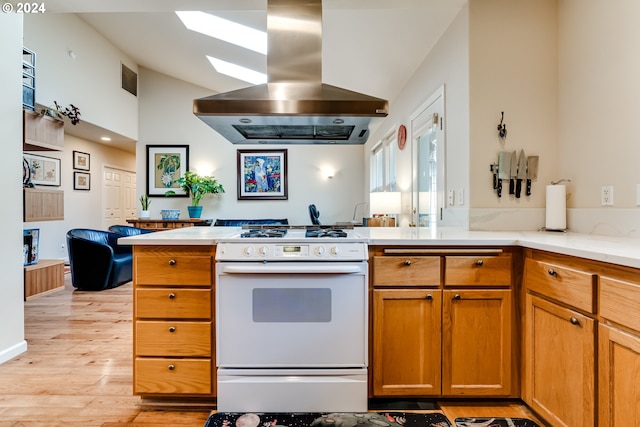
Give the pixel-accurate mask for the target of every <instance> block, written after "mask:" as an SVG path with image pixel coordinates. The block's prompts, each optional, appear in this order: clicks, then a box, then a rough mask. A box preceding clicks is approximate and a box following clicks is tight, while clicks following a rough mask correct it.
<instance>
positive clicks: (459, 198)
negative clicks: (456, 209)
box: [456, 188, 464, 206]
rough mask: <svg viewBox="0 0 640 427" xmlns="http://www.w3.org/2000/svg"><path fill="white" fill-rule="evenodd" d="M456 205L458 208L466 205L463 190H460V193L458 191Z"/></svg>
mask: <svg viewBox="0 0 640 427" xmlns="http://www.w3.org/2000/svg"><path fill="white" fill-rule="evenodd" d="M456 204H457V205H458V206H462V205H464V190H463V189H462V188H459V189H458V191H456Z"/></svg>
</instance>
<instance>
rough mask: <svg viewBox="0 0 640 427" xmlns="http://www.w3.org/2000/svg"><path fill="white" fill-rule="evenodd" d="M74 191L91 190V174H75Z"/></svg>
mask: <svg viewBox="0 0 640 427" xmlns="http://www.w3.org/2000/svg"><path fill="white" fill-rule="evenodd" d="M73 189H74V190H91V174H90V173H87V172H73Z"/></svg>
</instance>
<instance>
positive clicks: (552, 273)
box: [547, 268, 558, 276]
mask: <svg viewBox="0 0 640 427" xmlns="http://www.w3.org/2000/svg"><path fill="white" fill-rule="evenodd" d="M547 273H549V276H557V275H558V273H556V271H555V270H554V269H553V268H550V269H549V271H547Z"/></svg>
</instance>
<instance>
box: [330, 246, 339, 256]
mask: <svg viewBox="0 0 640 427" xmlns="http://www.w3.org/2000/svg"><path fill="white" fill-rule="evenodd" d="M329 252H330V253H331V255H338V252H340V250H338V247H337V246H331V249H329Z"/></svg>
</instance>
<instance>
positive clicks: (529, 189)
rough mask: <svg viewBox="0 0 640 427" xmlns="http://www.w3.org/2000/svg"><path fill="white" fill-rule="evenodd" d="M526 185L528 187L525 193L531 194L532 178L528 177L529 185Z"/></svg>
mask: <svg viewBox="0 0 640 427" xmlns="http://www.w3.org/2000/svg"><path fill="white" fill-rule="evenodd" d="M526 187H527V188H526V190H525V193H524V194H526V195H527V196H530V195H531V180H530V179H527V185H526Z"/></svg>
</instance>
